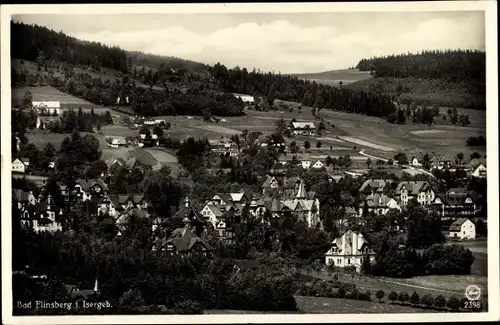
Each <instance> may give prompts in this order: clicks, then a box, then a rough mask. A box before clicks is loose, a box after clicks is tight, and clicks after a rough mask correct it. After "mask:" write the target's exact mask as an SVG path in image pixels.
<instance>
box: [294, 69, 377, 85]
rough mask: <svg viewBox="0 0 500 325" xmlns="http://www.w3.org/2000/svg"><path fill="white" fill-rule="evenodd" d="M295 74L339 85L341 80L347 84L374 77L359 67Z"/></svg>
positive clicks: (319, 81) (302, 77) (318, 81)
mask: <svg viewBox="0 0 500 325" xmlns="http://www.w3.org/2000/svg"><path fill="white" fill-rule="evenodd" d="M295 76H296V77H298V78H300V79H307V80H310V81H316V82H317V83H322V84H327V85H332V86H337V85H339V83H340V82H342V84H345V85H346V84H350V83H353V82H356V81H360V80H365V79H371V78H372V76H370V72H369V71H359V70H357V69H352V70H348V69H345V70H331V71H325V72H319V73H305V74H296V75H295Z"/></svg>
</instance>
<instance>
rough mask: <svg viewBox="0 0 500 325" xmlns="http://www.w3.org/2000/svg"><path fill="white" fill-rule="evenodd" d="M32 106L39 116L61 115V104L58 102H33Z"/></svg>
mask: <svg viewBox="0 0 500 325" xmlns="http://www.w3.org/2000/svg"><path fill="white" fill-rule="evenodd" d="M32 106H33V109H35V110H36V111H38V113H39V114H40V115H54V114H55V115H59V114H60V113H61V103H60V102H58V101H33V102H32Z"/></svg>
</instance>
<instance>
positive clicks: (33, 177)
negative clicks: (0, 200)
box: [12, 173, 48, 185]
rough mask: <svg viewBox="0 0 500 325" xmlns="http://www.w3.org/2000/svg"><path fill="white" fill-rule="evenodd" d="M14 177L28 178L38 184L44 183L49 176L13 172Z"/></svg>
mask: <svg viewBox="0 0 500 325" xmlns="http://www.w3.org/2000/svg"><path fill="white" fill-rule="evenodd" d="M12 177H13V178H21V179H22V178H26V179H27V180H29V181H32V182H34V183H35V184H37V185H42V184H43V183H44V182H45V181H46V180H47V178H48V177H46V176H38V175H26V174H18V173H15V174H14V173H13V174H12Z"/></svg>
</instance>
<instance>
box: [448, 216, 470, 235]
mask: <svg viewBox="0 0 500 325" xmlns="http://www.w3.org/2000/svg"><path fill="white" fill-rule="evenodd" d="M449 237H451V238H460V239H474V238H476V225H475V224H474V223H473V222H472V221H470V219H467V218H458V219H457V220H455V221H454V222H453V223H452V224H451V226H450V234H449Z"/></svg>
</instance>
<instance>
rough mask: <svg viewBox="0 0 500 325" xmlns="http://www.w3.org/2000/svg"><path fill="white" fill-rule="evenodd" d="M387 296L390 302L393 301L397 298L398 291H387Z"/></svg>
mask: <svg viewBox="0 0 500 325" xmlns="http://www.w3.org/2000/svg"><path fill="white" fill-rule="evenodd" d="M387 298H389V300H390V301H391V303H394V302H395V301H396V300H398V293H397V292H396V291H391V293H389V295H388V296H387Z"/></svg>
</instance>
